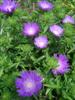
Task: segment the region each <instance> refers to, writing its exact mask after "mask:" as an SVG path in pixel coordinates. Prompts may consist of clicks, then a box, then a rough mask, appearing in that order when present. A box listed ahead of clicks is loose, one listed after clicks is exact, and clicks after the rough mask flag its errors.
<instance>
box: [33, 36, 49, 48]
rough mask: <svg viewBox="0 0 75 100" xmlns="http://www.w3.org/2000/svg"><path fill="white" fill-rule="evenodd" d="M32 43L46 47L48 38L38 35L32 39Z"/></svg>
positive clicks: (39, 46)
mask: <svg viewBox="0 0 75 100" xmlns="http://www.w3.org/2000/svg"><path fill="white" fill-rule="evenodd" d="M34 45H35V46H36V47H38V48H41V49H43V48H46V47H47V45H48V39H47V37H46V36H38V37H36V38H35V39H34Z"/></svg>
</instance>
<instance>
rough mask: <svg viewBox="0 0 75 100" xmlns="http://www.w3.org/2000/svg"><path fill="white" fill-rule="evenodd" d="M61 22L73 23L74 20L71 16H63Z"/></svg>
mask: <svg viewBox="0 0 75 100" xmlns="http://www.w3.org/2000/svg"><path fill="white" fill-rule="evenodd" d="M62 22H63V23H71V24H75V20H74V18H73V17H72V16H68V15H67V16H65V18H64V19H63V20H62Z"/></svg>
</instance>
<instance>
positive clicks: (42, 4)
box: [38, 0, 53, 11]
mask: <svg viewBox="0 0 75 100" xmlns="http://www.w3.org/2000/svg"><path fill="white" fill-rule="evenodd" d="M38 6H39V7H40V9H42V10H44V11H49V10H52V9H53V4H52V3H50V2H48V1H46V0H42V1H39V2H38Z"/></svg>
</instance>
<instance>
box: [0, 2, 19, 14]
mask: <svg viewBox="0 0 75 100" xmlns="http://www.w3.org/2000/svg"><path fill="white" fill-rule="evenodd" d="M17 7H18V3H16V2H15V0H3V3H2V4H1V5H0V11H1V12H3V13H5V14H11V13H12V12H13V11H14V10H15V9H16V8H17Z"/></svg>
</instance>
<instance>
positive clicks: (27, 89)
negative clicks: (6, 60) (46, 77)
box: [16, 71, 42, 96]
mask: <svg viewBox="0 0 75 100" xmlns="http://www.w3.org/2000/svg"><path fill="white" fill-rule="evenodd" d="M16 88H17V92H18V93H19V95H20V96H32V95H34V94H37V93H38V92H39V90H40V89H41V88H42V77H41V76H40V75H38V74H37V73H36V72H35V71H23V72H22V73H21V75H20V77H19V78H17V79H16Z"/></svg>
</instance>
